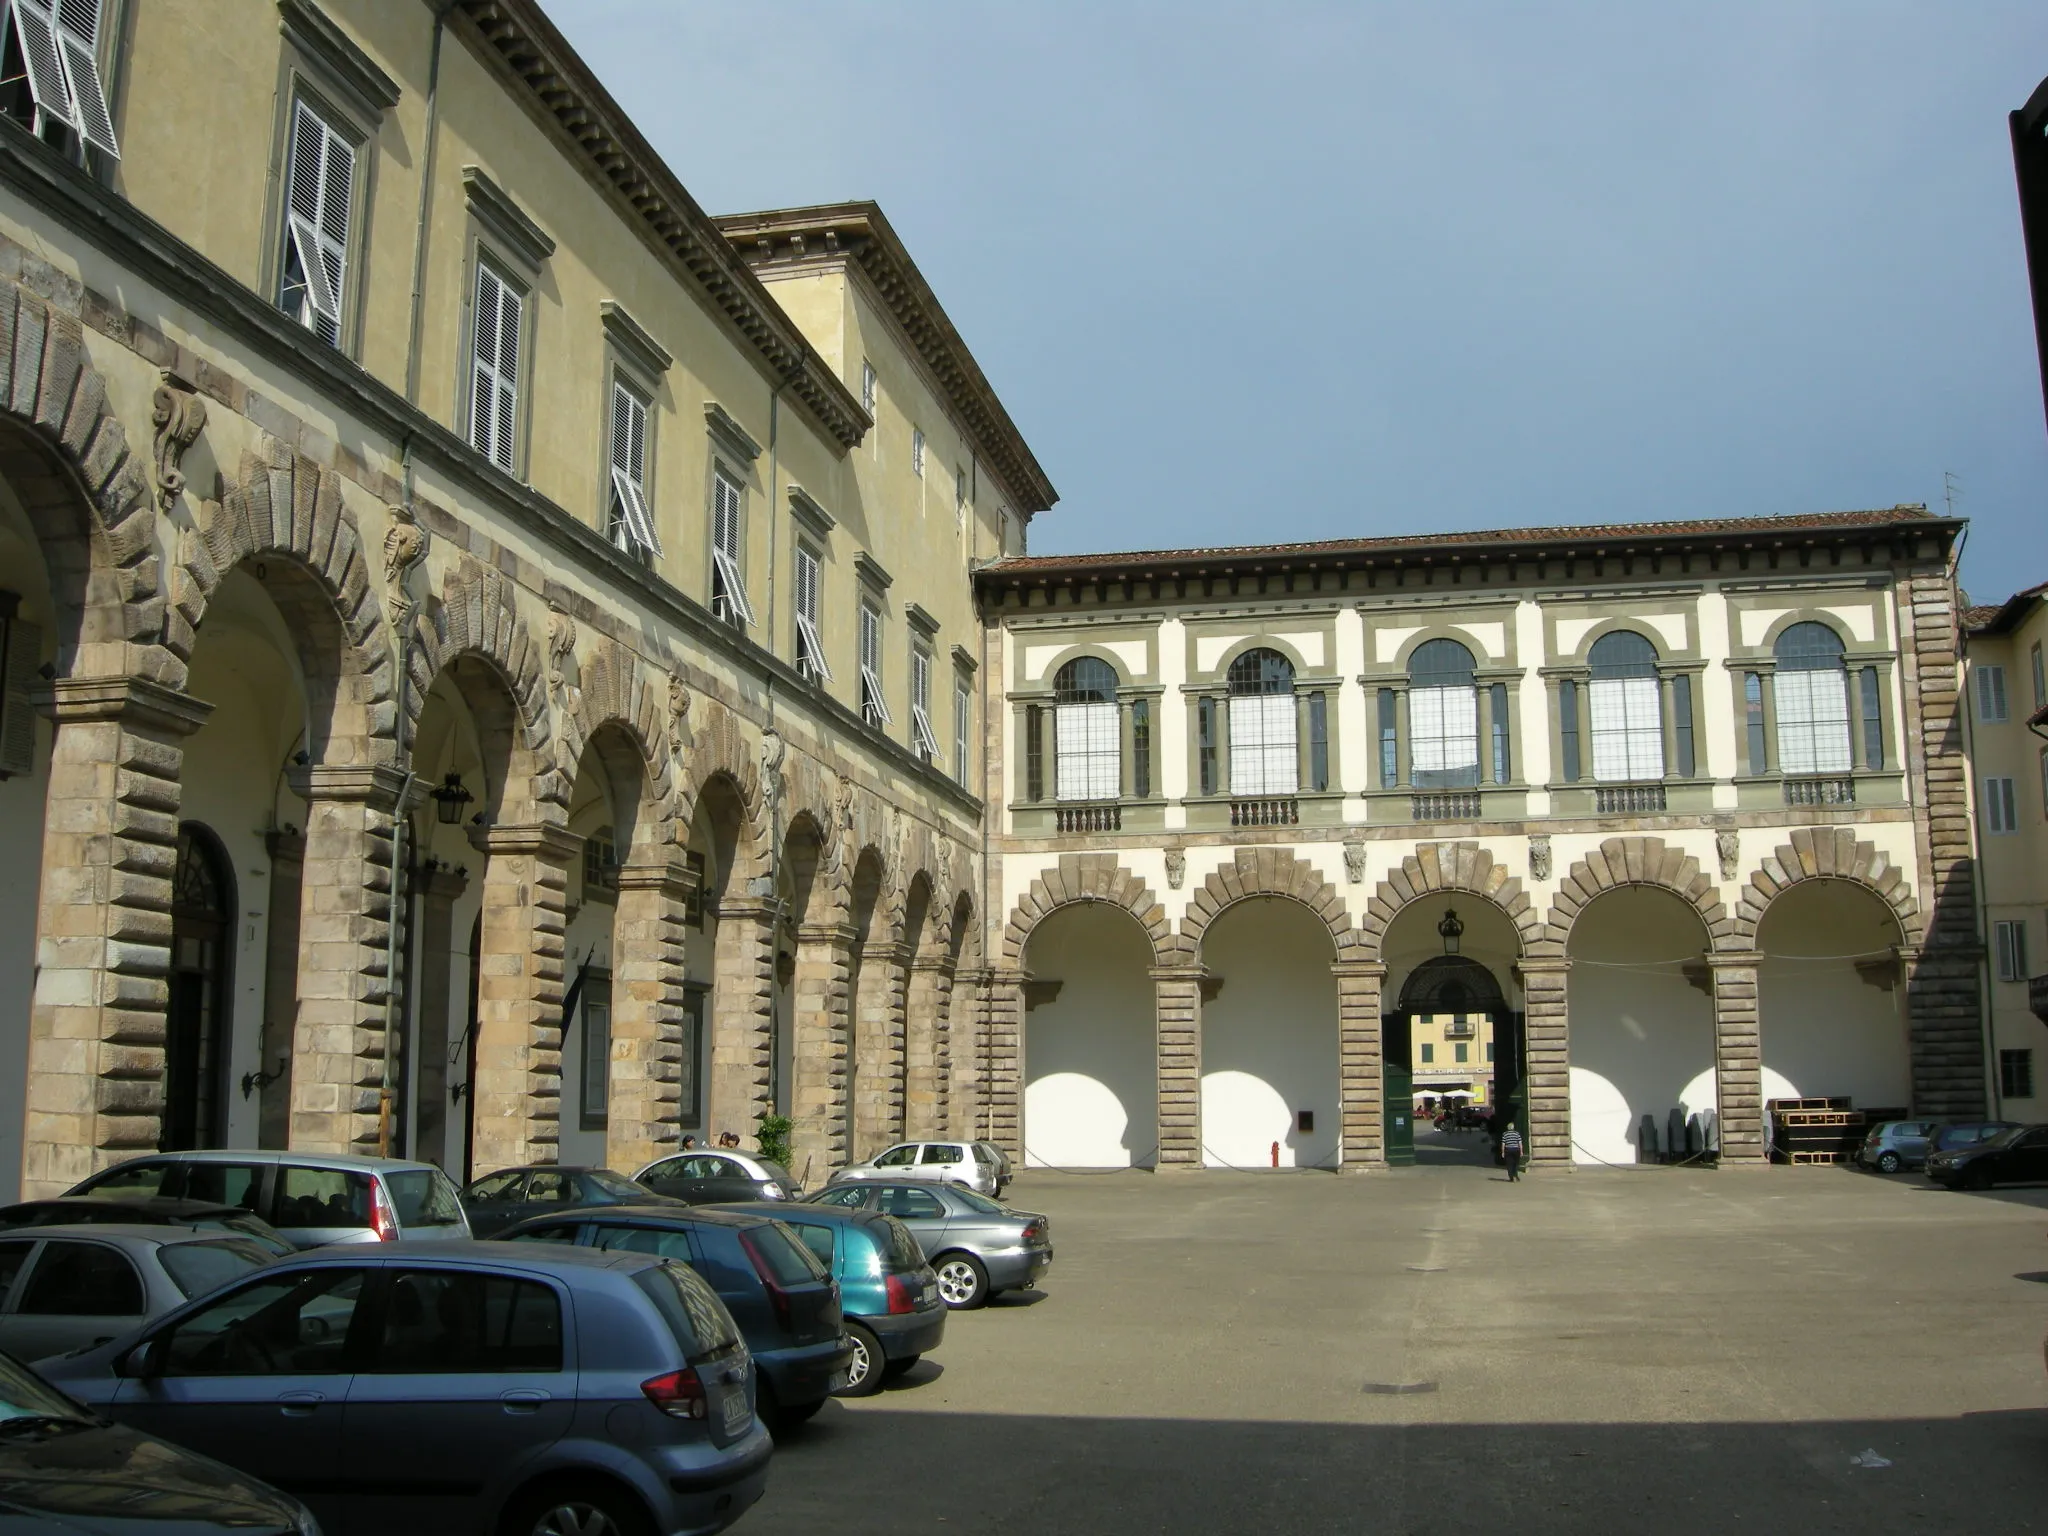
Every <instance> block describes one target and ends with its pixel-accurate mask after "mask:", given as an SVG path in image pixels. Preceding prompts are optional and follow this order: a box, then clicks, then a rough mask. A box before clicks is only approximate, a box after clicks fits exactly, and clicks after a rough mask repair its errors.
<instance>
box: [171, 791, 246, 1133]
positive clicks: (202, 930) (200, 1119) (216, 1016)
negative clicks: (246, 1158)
mask: <svg viewBox="0 0 2048 1536" xmlns="http://www.w3.org/2000/svg"><path fill="white" fill-rule="evenodd" d="M234 912H235V892H234V876H233V874H232V872H231V871H230V870H229V868H228V864H227V860H226V858H225V857H224V856H223V854H222V851H221V847H220V844H219V842H218V841H217V840H216V839H215V837H214V836H213V834H212V833H211V832H209V831H208V830H207V829H206V828H205V827H203V826H200V825H199V824H198V823H196V822H187V823H185V825H184V826H182V827H180V828H179V829H178V862H177V870H176V873H175V874H174V875H173V877H172V881H171V970H170V999H169V1004H168V1007H167V1009H166V1015H165V1020H164V1114H163V1121H162V1130H161V1132H160V1133H159V1136H158V1140H157V1149H158V1150H159V1151H163V1152H185V1151H190V1150H192V1149H194V1148H199V1147H217V1146H220V1145H222V1144H223V1140H224V1134H225V1122H226V1113H225V1111H226V1098H227V1093H226V1086H227V1084H226V1077H227V1050H226V1044H227V1043H226V1041H225V1039H224V1038H223V1034H224V1030H225V1024H224V1020H225V1018H226V1015H227V999H228V995H229V994H228V982H229V975H228V973H229V970H230V968H231V966H230V959H229V956H230V946H229V943H228V940H229V939H230V938H231V937H232V935H233V931H234Z"/></svg>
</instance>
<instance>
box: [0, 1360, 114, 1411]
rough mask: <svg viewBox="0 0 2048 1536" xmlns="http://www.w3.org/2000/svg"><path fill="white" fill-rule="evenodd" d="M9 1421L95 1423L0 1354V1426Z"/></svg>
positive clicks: (59, 1393)
mask: <svg viewBox="0 0 2048 1536" xmlns="http://www.w3.org/2000/svg"><path fill="white" fill-rule="evenodd" d="M9 1419H59V1420H62V1421H63V1422H65V1423H68V1424H97V1423H99V1420H98V1419H97V1418H95V1417H94V1416H93V1414H92V1413H91V1412H90V1411H89V1410H88V1409H86V1408H85V1407H83V1406H82V1405H80V1404H78V1403H74V1402H73V1401H72V1400H71V1399H70V1398H68V1397H66V1396H65V1395H64V1394H63V1393H62V1392H59V1391H57V1390H56V1388H54V1387H51V1386H48V1385H46V1384H45V1383H44V1382H43V1381H42V1379H41V1378H40V1377H38V1376H37V1375H35V1373H34V1372H32V1371H30V1370H29V1369H28V1368H27V1367H26V1366H21V1365H17V1364H15V1363H14V1361H12V1360H11V1359H9V1358H8V1357H7V1356H5V1355H0V1424H5V1423H6V1422H7V1421H8V1420H9Z"/></svg>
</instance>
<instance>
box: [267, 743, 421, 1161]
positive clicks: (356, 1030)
mask: <svg viewBox="0 0 2048 1536" xmlns="http://www.w3.org/2000/svg"><path fill="white" fill-rule="evenodd" d="M404 784H405V775H404V774H402V773H400V772H399V771H398V770H397V769H395V768H378V767H356V766H337V765H326V764H314V765H312V766H310V767H305V768H295V769H293V770H292V773H291V786H292V789H293V791H294V792H295V793H296V794H298V795H300V796H302V797H303V798H304V799H305V801H306V860H305V864H304V866H303V871H302V874H301V879H300V890H299V982H298V989H299V1011H298V1019H297V1021H296V1023H295V1025H294V1027H293V1030H292V1097H291V1106H292V1108H291V1131H290V1136H291V1146H292V1148H293V1150H295V1151H301V1152H356V1153H366V1154H371V1155H374V1154H375V1153H376V1151H377V1145H378V1095H379V1090H380V1088H381V1086H382V1083H383V1076H384V1026H385V1018H386V988H387V985H388V977H387V973H386V966H387V963H388V961H389V958H390V952H389V948H388V945H389V939H390V935H389V931H388V924H389V923H390V921H391V917H392V912H391V833H392V827H393V823H394V819H395V816H396V813H397V809H398V796H399V792H400V791H401V790H402V789H403V787H404Z"/></svg>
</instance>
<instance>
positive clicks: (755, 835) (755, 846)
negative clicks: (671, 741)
mask: <svg viewBox="0 0 2048 1536" xmlns="http://www.w3.org/2000/svg"><path fill="white" fill-rule="evenodd" d="M697 709H698V711H699V712H701V715H702V718H701V719H700V720H699V721H698V722H697V723H696V724H694V725H692V726H691V727H690V728H689V733H688V738H687V742H686V744H685V745H684V747H683V749H682V761H680V762H679V763H675V764H673V765H672V769H671V773H670V779H671V782H672V783H673V785H674V791H673V794H672V796H671V799H672V801H673V813H672V814H673V819H674V825H675V826H676V827H677V828H678V829H681V828H686V827H688V826H689V825H690V824H691V821H692V820H693V819H694V818H695V816H696V814H697V804H698V801H699V800H700V799H701V798H702V797H703V794H704V790H705V787H706V786H707V785H708V784H710V783H711V781H712V780H713V779H717V778H724V779H725V780H727V781H728V782H729V783H730V784H731V786H732V788H733V790H734V791H735V793H736V794H737V795H738V798H739V803H740V806H741V808H742V810H743V811H744V813H745V814H744V815H743V816H742V818H741V826H740V829H739V830H740V835H739V838H738V840H737V843H736V845H735V847H734V850H733V857H734V863H733V873H734V874H735V875H736V876H737V877H739V878H740V879H741V880H750V879H752V878H753V877H754V876H756V875H758V874H761V873H763V872H765V870H766V869H767V854H766V852H765V847H766V843H767V837H766V835H765V831H764V828H765V824H766V812H767V805H766V802H765V799H764V797H763V795H762V793H761V765H760V763H759V761H758V760H757V757H756V749H755V747H754V746H753V744H752V743H750V742H749V741H748V739H747V734H746V731H745V728H744V727H743V726H742V725H741V722H740V718H739V716H737V715H735V714H734V713H733V712H732V711H731V710H730V709H728V708H726V707H725V705H723V704H721V703H719V702H718V700H716V699H704V700H702V701H701V702H700V704H699V705H698V706H697Z"/></svg>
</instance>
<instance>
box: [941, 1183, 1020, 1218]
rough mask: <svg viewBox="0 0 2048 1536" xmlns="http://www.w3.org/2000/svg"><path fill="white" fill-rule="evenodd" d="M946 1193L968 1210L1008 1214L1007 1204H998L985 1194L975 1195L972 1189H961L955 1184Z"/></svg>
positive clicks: (995, 1214)
mask: <svg viewBox="0 0 2048 1536" xmlns="http://www.w3.org/2000/svg"><path fill="white" fill-rule="evenodd" d="M946 1193H947V1194H949V1195H951V1196H952V1197H953V1198H954V1199H955V1200H958V1201H959V1202H960V1203H961V1204H962V1205H964V1206H966V1207H967V1209H969V1210H970V1211H979V1212H981V1214H982V1215H984V1216H1007V1215H1009V1214H1010V1209H1009V1207H1008V1206H1005V1205H998V1204H997V1203H996V1202H995V1201H993V1200H991V1199H989V1197H988V1196H987V1195H977V1194H976V1193H975V1192H974V1191H973V1190H971V1189H962V1188H960V1187H959V1186H958V1185H957V1184H956V1185H954V1186H953V1188H951V1189H949V1190H947V1191H946Z"/></svg>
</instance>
